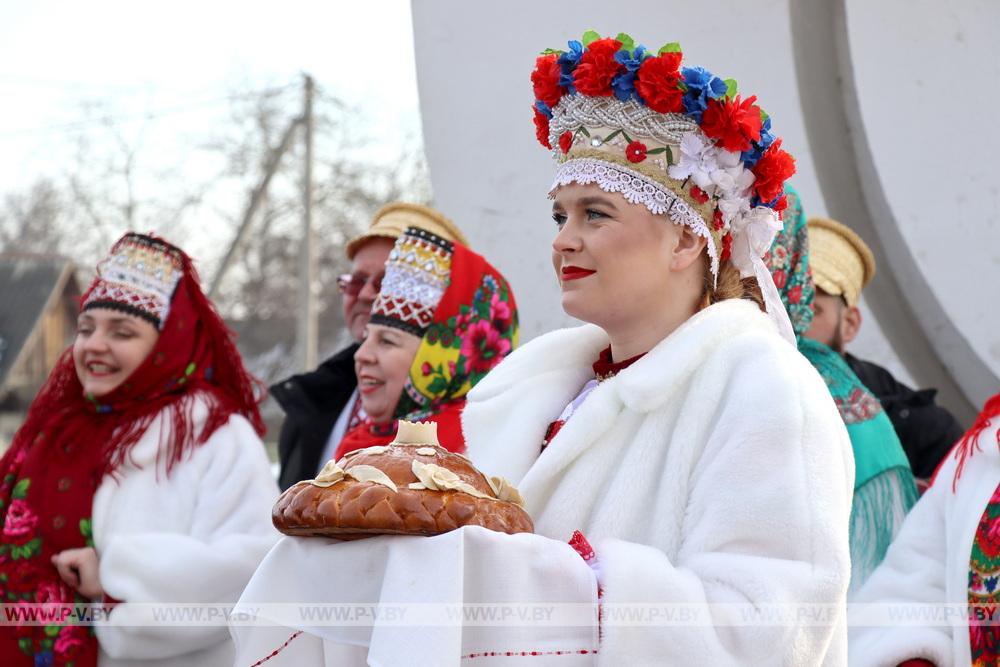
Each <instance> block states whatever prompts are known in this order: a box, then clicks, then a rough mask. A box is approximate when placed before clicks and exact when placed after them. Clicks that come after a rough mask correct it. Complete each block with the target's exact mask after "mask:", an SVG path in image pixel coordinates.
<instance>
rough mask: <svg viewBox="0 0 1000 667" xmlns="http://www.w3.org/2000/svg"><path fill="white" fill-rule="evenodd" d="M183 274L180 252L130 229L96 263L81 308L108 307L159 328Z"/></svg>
mask: <svg viewBox="0 0 1000 667" xmlns="http://www.w3.org/2000/svg"><path fill="white" fill-rule="evenodd" d="M183 275H184V264H183V260H182V255H181V251H180V250H178V249H177V248H175V247H173V246H172V245H170V244H169V243H167V242H165V241H162V240H160V239H157V238H154V237H151V236H146V235H144V234H136V233H134V232H130V233H128V234H126V235H125V236H123V237H122V238H121V239H119V240H118V242H117V243H115V245H114V247H112V248H111V254H110V255H109V256H108V257H107V258H105V259H104V260H102V261H101V262H100V263H99V264H98V265H97V276H96V277H95V278H94V281H93V283H92V284H91V286H90V288H89V289H88V290H87V292H86V294H85V295H84V297H83V303H82V305H81V311H84V310H89V309H91V308H110V309H112V310H119V311H122V312H125V313H129V314H130V315H136V316H137V317H141V318H143V319H145V320H147V321H149V322H151V323H152V324H153V326H155V327H157V328H158V329H163V324H164V323H165V322H166V321H167V316H168V315H169V314H170V300H171V299H172V298H173V295H174V290H176V289H177V284H178V283H179V282H180V280H181V277H182V276H183Z"/></svg>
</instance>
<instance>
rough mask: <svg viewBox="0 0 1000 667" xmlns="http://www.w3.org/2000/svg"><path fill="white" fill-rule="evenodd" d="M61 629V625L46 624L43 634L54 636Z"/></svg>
mask: <svg viewBox="0 0 1000 667" xmlns="http://www.w3.org/2000/svg"><path fill="white" fill-rule="evenodd" d="M61 629H62V626H61V625H46V626H45V636H46V637H55V636H57V635H58V634H59V630H61Z"/></svg>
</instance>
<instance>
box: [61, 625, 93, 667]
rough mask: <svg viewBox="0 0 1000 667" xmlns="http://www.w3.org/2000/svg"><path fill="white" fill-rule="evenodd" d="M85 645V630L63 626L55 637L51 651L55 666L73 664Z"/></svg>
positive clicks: (74, 626) (73, 626) (76, 626)
mask: <svg viewBox="0 0 1000 667" xmlns="http://www.w3.org/2000/svg"><path fill="white" fill-rule="evenodd" d="M86 645H87V630H86V629H85V628H83V627H82V626H79V625H64V626H63V627H62V629H61V630H60V631H59V636H58V637H56V641H55V645H54V646H53V651H54V653H55V659H56V664H57V665H64V664H66V663H69V662H73V661H74V660H76V658H77V657H79V655H80V653H81V652H82V651H83V649H84V647H85V646H86Z"/></svg>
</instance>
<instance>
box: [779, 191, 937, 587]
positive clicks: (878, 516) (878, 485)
mask: <svg viewBox="0 0 1000 667" xmlns="http://www.w3.org/2000/svg"><path fill="white" fill-rule="evenodd" d="M785 196H786V197H787V199H788V208H787V209H786V211H785V227H784V229H783V230H782V231H781V232H779V234H778V235H777V237H776V238H775V241H774V244H773V245H772V246H771V250H770V251H769V252H768V254H767V255H766V256H765V257H764V260H765V261H766V262H767V263H768V266H769V267H770V269H771V275H772V276H774V282H775V285H777V287H778V291H779V292H780V293H781V299H782V301H783V302H784V304H785V308H786V309H787V310H788V315H789V318H790V319H791V321H792V329H794V331H795V336H796V340H797V342H798V347H799V352H801V353H802V355H803V356H805V358H806V359H808V360H809V362H810V363H811V364H812V365H813V367H815V368H816V370H817V371H819V374H820V375H821V376H822V377H823V380H824V381H825V382H826V386H827V388H828V389H829V390H830V394H831V395H832V396H833V401H834V403H835V404H836V405H837V409H838V410H839V411H840V416H841V418H843V420H844V425H845V426H846V427H847V433H848V435H849V436H850V438H851V448H852V449H853V450H854V466H855V479H854V503H853V507H852V509H851V537H850V539H851V565H852V574H851V590H852V591H853V590H856V589H857V588H858V587H859V586H860V585H861V583H863V582H864V580H865V579H867V578H868V575H869V574H870V573H871V572H872V571H873V570H874V569H875V567H877V566H878V564H879V563H881V562H882V559H883V558H884V557H885V552H886V550H888V548H889V544H890V543H891V542H892V538H893V537H895V534H896V532H897V530H898V527H899V524H900V523H902V519H903V517H904V516H905V515H906V513H907V512H908V511H909V510H910V508H911V507H912V506H913V504H914V503H916V501H917V488H916V484H915V483H914V480H913V473H912V472H911V470H910V464H909V462H908V460H907V458H906V453H905V452H904V451H903V446H902V445H901V444H900V442H899V438H898V436H897V435H896V431H895V429H894V428H893V426H892V422H891V421H889V417H888V415H886V414H885V412H884V411H883V410H882V405H881V404H880V403H879V402H878V399H877V398H875V396H874V395H872V393H871V392H870V391H868V389H867V388H866V387H865V386H864V385H863V384H862V383H861V380H859V379H858V376H857V375H855V374H854V371H852V370H851V368H850V366H848V365H847V362H846V361H844V358H843V357H842V356H840V355H839V354H837V353H836V352H835V351H834V350H832V349H830V348H829V347H827V346H826V345H823V344H822V343H818V342H816V341H814V340H810V339H808V338H804V337H803V336H802V334H803V333H804V332H805V331H806V330H808V329H809V326H810V324H811V323H812V318H813V311H812V302H813V298H814V297H815V287H814V286H813V282H812V275H811V274H810V272H809V236H808V232H807V229H806V216H805V213H804V212H803V210H802V202H801V200H800V199H799V196H798V193H796V192H795V191H794V190H793V189H791V188H787V189H786V191H785Z"/></svg>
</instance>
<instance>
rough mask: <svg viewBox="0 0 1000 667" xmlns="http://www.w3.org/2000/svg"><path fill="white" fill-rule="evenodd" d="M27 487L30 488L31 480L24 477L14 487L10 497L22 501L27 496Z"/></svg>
mask: <svg viewBox="0 0 1000 667" xmlns="http://www.w3.org/2000/svg"><path fill="white" fill-rule="evenodd" d="M29 486H31V480H30V479H28V478H27V477H25V478H24V479H22V480H21V481H20V482H18V483H17V484H15V485H14V491H13V492H11V494H10V495H11V497H12V498H14V499H15V500H24V498H25V496H27V495H28V487H29Z"/></svg>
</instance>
